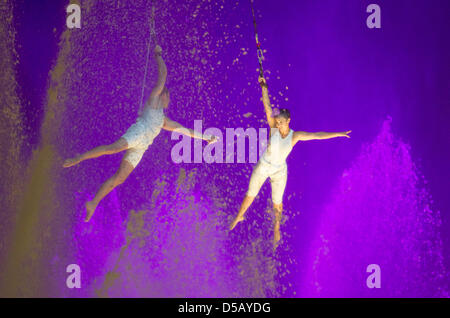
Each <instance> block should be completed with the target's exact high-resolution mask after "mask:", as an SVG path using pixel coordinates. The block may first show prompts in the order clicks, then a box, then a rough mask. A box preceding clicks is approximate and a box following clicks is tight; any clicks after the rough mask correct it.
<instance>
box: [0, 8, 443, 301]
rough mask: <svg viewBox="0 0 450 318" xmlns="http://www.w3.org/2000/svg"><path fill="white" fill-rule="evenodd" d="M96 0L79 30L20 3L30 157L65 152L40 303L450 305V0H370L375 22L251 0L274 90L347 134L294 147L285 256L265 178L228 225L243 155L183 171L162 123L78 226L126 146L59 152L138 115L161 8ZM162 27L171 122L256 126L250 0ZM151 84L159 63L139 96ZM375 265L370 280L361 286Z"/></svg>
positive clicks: (50, 12)
mask: <svg viewBox="0 0 450 318" xmlns="http://www.w3.org/2000/svg"><path fill="white" fill-rule="evenodd" d="M93 3H94V1H92V3H91V1H86V2H83V5H82V28H81V29H80V30H75V29H74V30H67V29H66V27H65V5H66V1H42V3H39V4H38V3H35V2H33V3H31V2H26V3H17V4H15V5H14V26H15V27H16V30H17V38H16V48H17V53H18V56H19V61H20V63H19V64H18V66H17V82H18V83H19V85H20V96H21V99H22V102H21V105H22V108H21V110H22V115H23V126H24V127H25V135H24V138H25V141H26V146H24V148H23V153H24V163H23V165H24V166H27V162H28V161H30V162H32V160H33V152H32V151H31V150H32V149H42V148H43V147H44V146H45V145H46V144H51V145H52V146H53V147H54V149H55V154H56V157H55V158H54V159H53V160H54V166H55V167H56V168H55V169H54V170H52V173H51V179H50V181H48V182H49V184H51V185H52V187H53V188H54V189H55V190H54V194H55V197H56V200H57V204H56V206H57V209H56V208H55V210H54V211H53V210H52V212H48V213H49V215H50V216H51V217H49V219H48V221H41V222H47V223H46V224H40V225H41V226H45V228H46V229H47V231H48V233H49V236H50V238H45V239H43V242H44V244H43V246H41V247H40V248H41V250H42V251H41V252H40V253H39V254H38V255H39V257H38V258H39V264H40V265H39V268H40V273H41V274H42V275H43V278H42V279H41V283H40V285H39V283H38V285H39V286H40V287H37V288H36V290H37V292H36V293H35V294H34V295H36V294H40V295H50V296H62V297H84V296H111V297H115V296H126V297H141V296H146V297H280V296H283V297H318V296H319V297H320V296H332V297H348V296H353V297H355V296H356V297H399V296H400V297H401V296H403V297H417V296H425V297H448V276H447V270H448V268H449V266H450V259H449V257H448V255H450V253H449V251H450V241H449V238H450V232H449V230H450V226H449V217H450V216H449V213H448V212H449V207H450V198H449V197H448V195H447V194H448V187H447V185H448V180H449V177H450V176H449V169H448V168H447V166H446V164H447V163H448V162H449V159H450V158H449V149H450V139H449V137H448V136H449V129H448V127H449V124H450V116H449V115H450V114H449V109H450V108H449V106H450V105H449V101H450V90H449V88H450V77H449V71H450V67H449V66H450V62H449V58H448V57H449V53H450V52H449V51H450V47H449V44H448V32H449V22H448V14H447V12H449V9H450V4H449V3H448V1H438V0H434V1H419V0H417V1H395V2H393V1H377V3H378V4H379V5H380V7H381V19H382V20H381V21H382V27H381V29H368V28H367V27H366V24H365V21H366V17H367V15H368V14H367V13H366V7H367V5H368V4H370V3H371V2H370V1H337V0H328V1H295V2H293V1H263V0H261V1H255V7H256V12H257V21H258V30H259V33H260V40H261V42H262V47H263V48H264V49H265V50H266V51H265V57H266V59H265V61H264V66H265V70H266V77H267V79H268V84H269V91H270V93H271V95H272V101H273V103H274V105H276V106H282V107H287V108H289V109H290V111H291V115H292V120H291V128H293V129H294V130H304V131H343V130H348V129H351V130H352V131H353V132H352V134H351V136H352V138H351V139H346V138H337V139H332V140H325V141H310V142H300V143H299V144H298V145H297V146H296V148H295V149H294V150H293V152H292V154H291V155H290V157H289V158H288V167H289V168H288V169H289V172H288V175H289V178H288V183H287V188H286V192H285V196H284V205H285V219H284V223H283V225H282V231H283V239H282V241H281V245H280V246H279V248H278V249H277V251H276V252H273V250H272V246H271V242H270V240H271V237H272V232H271V227H272V223H271V222H272V216H271V214H270V213H267V212H266V211H268V209H269V207H270V201H269V199H270V185H269V183H268V182H267V183H266V184H265V185H264V187H263V188H262V190H261V192H260V194H259V196H258V198H257V199H256V200H255V202H254V204H253V205H252V207H251V208H250V209H249V211H248V214H247V220H246V222H245V223H241V224H239V226H238V227H237V228H236V230H234V231H233V232H231V233H228V232H227V231H226V228H227V226H228V224H229V222H230V221H231V218H232V217H233V216H234V215H235V214H236V213H237V210H238V208H239V204H240V202H241V200H242V198H243V196H244V194H245V191H246V190H247V186H248V181H249V177H250V173H251V169H252V165H251V164H204V163H203V164H178V165H177V164H174V163H172V162H171V157H170V151H171V147H172V146H173V145H174V144H175V141H171V140H170V134H169V133H168V132H162V133H161V134H160V136H159V137H158V138H156V139H155V141H154V143H153V145H152V146H151V147H150V148H149V150H148V151H147V152H146V154H145V155H144V157H143V159H142V161H141V162H140V164H139V165H138V167H137V168H136V169H135V171H133V173H132V174H131V175H130V177H129V178H128V180H127V181H126V182H125V183H124V184H123V185H121V186H120V187H118V188H117V189H116V190H114V191H113V192H112V193H111V194H110V195H109V196H108V197H106V198H105V199H104V200H103V201H102V202H101V203H100V205H99V207H98V209H97V211H96V213H95V214H94V217H93V219H92V222H91V223H89V224H84V223H82V222H81V219H82V217H83V216H84V210H83V206H84V202H85V201H86V200H88V199H90V198H92V196H93V194H94V193H95V191H96V190H97V189H98V187H99V186H100V184H101V183H102V182H103V181H104V180H105V179H106V178H108V177H109V176H110V175H112V174H113V173H114V172H115V171H116V170H117V168H118V165H119V163H120V160H121V158H122V155H113V156H106V157H102V158H98V159H94V160H89V161H86V162H83V163H81V164H80V165H79V166H76V167H73V168H70V169H62V168H60V163H61V161H62V159H63V158H66V157H69V156H72V155H74V154H75V153H78V152H81V151H86V150H88V149H90V148H92V147H95V146H98V145H100V144H105V143H111V142H113V141H115V140H116V139H117V138H119V137H120V136H121V135H122V134H123V133H124V132H125V131H126V129H127V128H128V127H129V125H131V124H132V123H133V122H134V121H135V118H136V115H137V109H138V105H139V100H140V96H141V89H142V78H143V74H144V67H145V54H146V45H147V41H148V38H149V34H148V22H149V13H150V12H151V3H150V1H149V2H145V1H142V0H141V1H133V4H131V2H130V3H124V2H121V1H102V2H101V3H96V4H93ZM37 12H39V14H38V13H37ZM156 29H157V34H158V38H159V39H160V43H161V46H162V47H163V56H164V58H165V60H166V62H167V65H168V72H169V73H168V83H167V86H168V87H169V89H170V91H171V99H172V102H171V105H170V106H169V109H168V111H167V112H166V115H168V116H169V117H170V118H172V119H174V120H176V121H178V122H180V123H181V124H183V125H185V126H187V127H193V123H194V120H195V119H202V120H203V127H204V128H206V127H217V128H219V129H221V130H222V131H224V130H225V128H226V127H233V128H237V127H243V128H247V127H255V128H259V127H264V125H265V123H264V113H263V106H262V103H261V102H260V89H259V86H258V84H257V76H258V72H257V67H258V63H257V59H256V50H255V42H254V35H253V25H252V18H251V11H250V3H249V1H233V2H232V3H230V2H229V1H217V2H215V3H210V2H203V1H191V2H189V3H188V4H187V3H186V2H185V1H170V3H159V2H158V4H157V5H156ZM151 62H152V61H151ZM61 70H62V71H61ZM50 71H52V73H49V72H50ZM49 74H50V75H49ZM155 79H156V67H155V65H154V63H151V65H150V67H149V71H148V78H147V89H146V91H145V94H146V95H148V94H149V92H150V87H151V85H152V84H153V83H154V82H155ZM52 88H56V89H57V90H58V92H59V93H58V100H57V102H55V103H53V104H51V103H48V101H47V100H46V98H48V96H49V94H50V93H51V92H52ZM49 105H50V106H49ZM49 113H54V114H56V116H55V117H51V116H48V114H49ZM248 113H250V114H248ZM244 115H245V116H244ZM46 116H47V117H46ZM45 123H47V125H46V124H45ZM55 127H57V128H55ZM42 135H49V136H50V137H49V138H48V140H43V139H42V138H41V136H42ZM38 151H39V150H38ZM30 169H31V170H32V169H33V168H30ZM42 186H44V187H45V186H46V185H45V184H43V185H42ZM11 213H13V211H11ZM35 213H39V211H37V212H35ZM5 222H6V221H5ZM4 236H6V234H4ZM8 242H10V244H11V246H12V249H13V248H14V247H13V246H14V243H13V242H11V241H8ZM7 255H8V251H7V249H2V254H1V256H2V257H4V258H6V257H7ZM71 263H77V264H79V265H80V266H81V268H82V269H83V284H84V288H82V289H80V290H69V289H67V288H66V287H65V277H66V275H67V274H66V273H65V266H66V265H67V264H71ZM372 263H375V264H379V265H380V266H381V271H382V277H383V278H382V288H381V289H379V290H375V289H368V288H367V286H366V281H365V280H366V277H367V276H368V275H369V274H368V273H366V267H367V265H369V264H372ZM42 268H46V269H44V270H43V269H42ZM61 269H62V270H61ZM55 273H56V274H55ZM42 282H46V283H45V287H42V286H41V285H43V284H44V283H42ZM406 282H409V283H406ZM18 293H19V294H20V292H18ZM32 294H33V293H32Z"/></svg>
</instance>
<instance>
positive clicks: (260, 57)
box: [250, 0, 264, 77]
mask: <svg viewBox="0 0 450 318" xmlns="http://www.w3.org/2000/svg"><path fill="white" fill-rule="evenodd" d="M250 6H251V8H252V16H253V27H254V29H255V41H256V53H257V55H258V62H259V75H260V76H261V77H262V76H263V75H264V71H263V65H262V62H263V59H264V54H263V50H262V49H261V42H259V39H258V29H257V26H256V16H255V10H254V8H253V0H250Z"/></svg>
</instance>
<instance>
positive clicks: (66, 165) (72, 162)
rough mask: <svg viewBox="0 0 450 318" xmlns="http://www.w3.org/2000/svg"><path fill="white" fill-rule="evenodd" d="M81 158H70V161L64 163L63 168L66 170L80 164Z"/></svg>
mask: <svg viewBox="0 0 450 318" xmlns="http://www.w3.org/2000/svg"><path fill="white" fill-rule="evenodd" d="M80 161H81V160H80V156H79V155H77V156H75V157H74V158H70V159H66V161H64V163H63V167H64V168H69V167H72V166H75V165H76V164H78V163H79V162H80Z"/></svg>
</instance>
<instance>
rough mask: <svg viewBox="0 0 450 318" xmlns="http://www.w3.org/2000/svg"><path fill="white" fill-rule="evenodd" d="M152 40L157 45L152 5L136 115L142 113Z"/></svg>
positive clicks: (153, 7)
mask: <svg viewBox="0 0 450 318" xmlns="http://www.w3.org/2000/svg"><path fill="white" fill-rule="evenodd" d="M152 38H153V40H154V41H155V43H158V42H157V41H156V40H157V39H156V31H155V6H154V5H153V3H152V15H151V20H150V38H149V39H148V45H147V58H146V62H145V71H144V79H143V80H142V92H141V100H140V104H139V110H138V115H141V112H142V104H143V103H144V89H145V80H146V78H147V70H148V61H149V57H150V46H151V43H152Z"/></svg>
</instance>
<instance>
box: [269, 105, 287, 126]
mask: <svg viewBox="0 0 450 318" xmlns="http://www.w3.org/2000/svg"><path fill="white" fill-rule="evenodd" d="M272 117H273V118H274V119H275V127H277V128H278V129H285V128H289V123H290V121H291V113H290V112H289V110H288V109H286V108H281V109H278V108H276V109H274V110H273V112H272Z"/></svg>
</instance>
